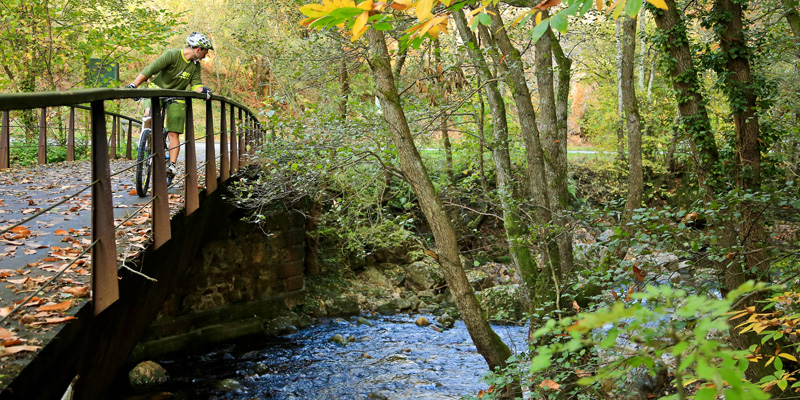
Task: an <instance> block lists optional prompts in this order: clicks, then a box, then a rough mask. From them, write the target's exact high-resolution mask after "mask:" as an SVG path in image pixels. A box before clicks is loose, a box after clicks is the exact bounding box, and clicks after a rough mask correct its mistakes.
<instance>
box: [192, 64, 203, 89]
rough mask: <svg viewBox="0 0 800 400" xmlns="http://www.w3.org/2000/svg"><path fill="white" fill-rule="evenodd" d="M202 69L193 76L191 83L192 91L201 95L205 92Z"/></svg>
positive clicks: (198, 69)
mask: <svg viewBox="0 0 800 400" xmlns="http://www.w3.org/2000/svg"><path fill="white" fill-rule="evenodd" d="M200 73H201V69H200V68H197V73H196V74H192V81H191V82H189V87H190V88H191V90H192V91H195V92H197V93H200V92H202V91H203V79H202V78H201V77H200Z"/></svg>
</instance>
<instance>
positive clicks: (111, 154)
mask: <svg viewBox="0 0 800 400" xmlns="http://www.w3.org/2000/svg"><path fill="white" fill-rule="evenodd" d="M108 158H110V159H112V160H116V159H117V117H115V116H113V115H112V116H111V142H110V143H109V144H108Z"/></svg>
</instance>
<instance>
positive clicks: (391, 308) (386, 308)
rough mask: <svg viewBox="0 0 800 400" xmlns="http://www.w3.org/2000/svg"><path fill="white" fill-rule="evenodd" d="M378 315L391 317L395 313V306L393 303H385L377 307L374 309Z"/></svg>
mask: <svg viewBox="0 0 800 400" xmlns="http://www.w3.org/2000/svg"><path fill="white" fill-rule="evenodd" d="M375 311H377V312H378V313H379V314H383V315H391V314H394V313H395V312H397V304H395V302H394V301H386V302H383V303H381V304H379V305H378V308H376V309H375Z"/></svg>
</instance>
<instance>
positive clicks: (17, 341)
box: [0, 338, 22, 347]
mask: <svg viewBox="0 0 800 400" xmlns="http://www.w3.org/2000/svg"><path fill="white" fill-rule="evenodd" d="M20 343H22V339H19V338H13V339H6V340H3V341H0V346H3V347H8V346H13V345H15V344H20Z"/></svg>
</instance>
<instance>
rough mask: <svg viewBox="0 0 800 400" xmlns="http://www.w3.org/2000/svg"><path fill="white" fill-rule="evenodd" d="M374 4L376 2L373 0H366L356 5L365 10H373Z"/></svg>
mask: <svg viewBox="0 0 800 400" xmlns="http://www.w3.org/2000/svg"><path fill="white" fill-rule="evenodd" d="M374 4H375V3H374V2H373V1H372V0H366V1H362V2H361V3H358V5H357V6H356V7H358V8H360V9H362V10H364V11H372V6H373V5H374Z"/></svg>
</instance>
